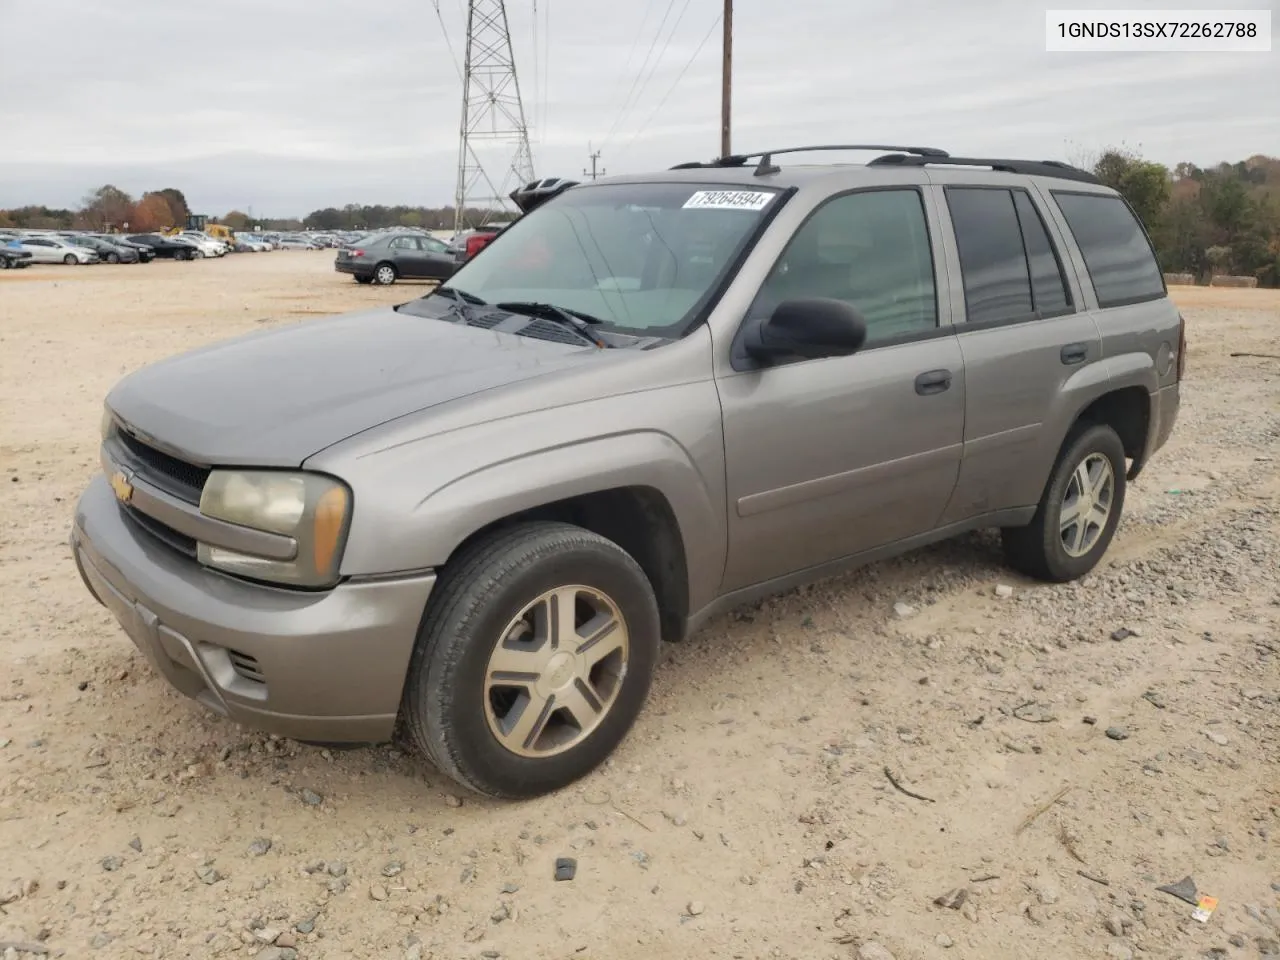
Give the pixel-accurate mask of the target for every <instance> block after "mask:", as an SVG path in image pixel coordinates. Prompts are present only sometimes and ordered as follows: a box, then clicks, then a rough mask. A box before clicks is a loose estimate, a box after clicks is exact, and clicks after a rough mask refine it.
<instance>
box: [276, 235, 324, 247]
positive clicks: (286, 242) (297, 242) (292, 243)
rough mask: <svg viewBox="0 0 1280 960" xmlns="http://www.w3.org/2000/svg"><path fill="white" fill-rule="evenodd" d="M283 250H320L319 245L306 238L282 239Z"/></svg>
mask: <svg viewBox="0 0 1280 960" xmlns="http://www.w3.org/2000/svg"><path fill="white" fill-rule="evenodd" d="M280 249H281V250H319V249H320V246H319V244H317V243H315V242H314V241H312V240H308V239H307V238H306V237H281V238H280Z"/></svg>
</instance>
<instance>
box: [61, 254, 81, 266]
mask: <svg viewBox="0 0 1280 960" xmlns="http://www.w3.org/2000/svg"><path fill="white" fill-rule="evenodd" d="M62 262H63V263H65V264H66V265H67V266H68V267H74V266H75V265H76V264H77V263H79V262H80V261H79V260H78V259H77V258H76V255H75V254H74V253H68V254H67V255H66V256H65V257H63V258H62Z"/></svg>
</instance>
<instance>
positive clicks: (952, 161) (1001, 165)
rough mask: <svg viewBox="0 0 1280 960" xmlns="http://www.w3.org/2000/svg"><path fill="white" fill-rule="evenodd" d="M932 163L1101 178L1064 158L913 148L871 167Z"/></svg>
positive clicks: (877, 160) (874, 162)
mask: <svg viewBox="0 0 1280 960" xmlns="http://www.w3.org/2000/svg"><path fill="white" fill-rule="evenodd" d="M930 164H937V165H939V166H945V165H950V166H957V167H990V168H991V169H992V170H999V171H1000V172H1001V173H1021V174H1025V175H1026V176H1029V177H1057V178H1058V179H1059V180H1076V181H1079V182H1081V183H1097V184H1101V183H1102V181H1101V180H1099V179H1098V178H1097V177H1096V176H1094V175H1093V174H1092V173H1090V172H1089V171H1088V170H1081V169H1080V168H1079V167H1073V166H1071V164H1069V163H1063V162H1062V161H1061V160H1005V159H1000V158H995V157H931V156H919V155H913V154H911V153H910V151H901V152H898V153H887V154H885V155H884V156H882V157H876V158H875V159H874V160H872V161H870V162H869V163H868V164H867V166H869V167H889V166H899V167H924V166H928V165H930Z"/></svg>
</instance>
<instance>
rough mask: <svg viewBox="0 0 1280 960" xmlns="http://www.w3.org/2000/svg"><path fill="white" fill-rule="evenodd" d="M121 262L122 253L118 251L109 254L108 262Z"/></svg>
mask: <svg viewBox="0 0 1280 960" xmlns="http://www.w3.org/2000/svg"><path fill="white" fill-rule="evenodd" d="M119 262H120V254H118V253H108V254H107V263H119Z"/></svg>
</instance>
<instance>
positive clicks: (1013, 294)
mask: <svg viewBox="0 0 1280 960" xmlns="http://www.w3.org/2000/svg"><path fill="white" fill-rule="evenodd" d="M951 177H954V175H951ZM939 178H948V175H947V174H941V175H935V179H939ZM948 179H950V178H948ZM1000 179H1001V181H1002V182H1000V185H998V186H997V185H995V184H985V183H972V182H970V183H965V182H963V181H960V182H955V181H954V180H952V182H949V183H946V184H945V185H944V186H941V187H935V188H934V189H935V190H937V191H938V192H939V193H940V194H941V196H939V198H938V199H939V200H940V206H941V207H942V208H943V210H944V211H945V215H946V216H948V217H949V219H950V227H951V229H950V230H949V231H947V239H948V241H949V250H948V256H949V257H950V258H954V259H953V260H952V262H953V263H954V265H955V267H956V268H958V269H956V270H954V271H952V275H953V276H954V277H956V278H958V285H959V289H958V290H957V289H955V287H954V286H953V289H952V295H953V300H955V301H958V303H959V304H962V305H963V313H962V315H961V316H959V317H957V319H956V327H955V330H956V336H957V339H958V342H959V345H960V351H961V353H962V354H963V356H964V369H965V382H966V397H965V425H964V455H963V459H962V462H961V466H960V477H959V481H958V482H957V484H956V489H955V493H954V494H953V495H952V497H951V502H950V503H949V504H948V506H947V509H946V513H945V515H944V517H943V523H952V522H959V521H962V520H966V519H969V518H972V517H978V516H982V515H984V514H995V513H997V512H998V511H1002V510H1010V509H1014V508H1018V507H1025V506H1030V505H1033V504H1035V503H1037V502H1038V501H1039V500H1040V496H1041V493H1042V491H1043V486H1044V483H1045V481H1046V479H1047V477H1048V471H1049V468H1050V466H1051V465H1052V457H1053V456H1055V455H1056V452H1057V445H1058V444H1059V443H1060V442H1061V440H1062V438H1061V437H1057V438H1053V439H1052V442H1049V441H1050V438H1048V437H1047V434H1048V433H1049V432H1051V431H1053V430H1057V429H1058V424H1059V423H1060V422H1061V421H1062V419H1063V418H1062V414H1061V408H1062V407H1063V406H1064V405H1070V404H1071V403H1072V402H1073V400H1072V397H1073V395H1077V394H1081V395H1082V394H1086V393H1088V392H1089V391H1088V389H1087V384H1088V383H1090V382H1091V381H1092V380H1095V379H1097V378H1098V377H1101V378H1102V379H1105V374H1102V373H1096V374H1095V371H1096V370H1100V369H1101V368H1098V367H1096V366H1095V364H1096V362H1097V361H1098V360H1099V359H1101V356H1102V347H1101V342H1100V339H1099V334H1098V327H1097V324H1096V323H1095V321H1094V318H1093V317H1092V315H1090V314H1089V313H1088V312H1085V311H1084V309H1083V306H1082V298H1081V296H1080V290H1079V284H1078V281H1077V280H1076V277H1075V273H1074V271H1071V270H1069V269H1067V268H1066V266H1065V264H1066V263H1067V262H1069V261H1067V260H1066V258H1065V257H1064V256H1063V254H1062V250H1063V249H1064V242H1063V240H1062V238H1061V236H1060V235H1059V234H1058V232H1057V228H1056V225H1055V224H1054V222H1053V220H1052V218H1051V217H1049V216H1046V214H1045V211H1044V209H1043V208H1042V206H1041V203H1042V201H1041V199H1040V197H1039V195H1038V193H1037V192H1035V191H1033V190H1032V189H1031V187H1030V183H1029V182H1026V183H1025V184H1019V183H1016V182H1015V183H1013V184H1011V183H1010V182H1009V178H1008V176H1007V175H1005V176H1004V177H1002V178H1000ZM998 182H999V181H998ZM1050 447H1051V448H1052V449H1051V450H1050ZM1047 450H1049V457H1050V460H1049V462H1048V463H1045V462H1044V460H1045V456H1046V451H1047ZM993 519H994V520H997V521H998V520H999V519H1000V518H999V517H994V518H993Z"/></svg>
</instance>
